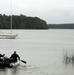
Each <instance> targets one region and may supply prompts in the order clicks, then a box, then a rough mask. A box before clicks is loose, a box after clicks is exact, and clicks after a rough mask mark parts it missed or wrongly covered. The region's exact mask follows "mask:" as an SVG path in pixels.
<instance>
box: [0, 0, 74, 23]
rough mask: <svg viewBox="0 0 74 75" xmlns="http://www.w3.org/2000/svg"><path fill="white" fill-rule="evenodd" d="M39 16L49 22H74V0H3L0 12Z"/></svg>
mask: <svg viewBox="0 0 74 75" xmlns="http://www.w3.org/2000/svg"><path fill="white" fill-rule="evenodd" d="M11 3H12V13H13V14H15V15H19V14H23V15H26V16H32V17H35V16H37V17H39V18H41V19H43V20H45V21H46V22H47V23H74V0H1V1H0V13H1V14H7V15H9V14H11V7H10V4H11Z"/></svg>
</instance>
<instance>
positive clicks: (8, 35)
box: [0, 34, 18, 39]
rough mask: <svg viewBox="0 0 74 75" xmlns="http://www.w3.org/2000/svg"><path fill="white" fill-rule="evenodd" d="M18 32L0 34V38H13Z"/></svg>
mask: <svg viewBox="0 0 74 75" xmlns="http://www.w3.org/2000/svg"><path fill="white" fill-rule="evenodd" d="M17 36H18V34H0V39H15V38H16V37H17Z"/></svg>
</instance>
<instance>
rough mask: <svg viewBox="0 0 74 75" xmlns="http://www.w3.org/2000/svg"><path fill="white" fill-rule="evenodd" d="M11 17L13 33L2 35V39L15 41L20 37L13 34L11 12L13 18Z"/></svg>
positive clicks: (0, 36) (0, 35)
mask: <svg viewBox="0 0 74 75" xmlns="http://www.w3.org/2000/svg"><path fill="white" fill-rule="evenodd" d="M10 17H11V24H10V28H11V29H10V30H11V33H6V34H3V33H1V34H0V39H15V38H16V37H17V36H18V34H13V33H12V11H11V16H10Z"/></svg>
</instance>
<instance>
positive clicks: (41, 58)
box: [0, 29, 74, 75]
mask: <svg viewBox="0 0 74 75" xmlns="http://www.w3.org/2000/svg"><path fill="white" fill-rule="evenodd" d="M1 31H2V32H6V33H9V32H10V31H9V30H1ZM13 33H17V34H18V37H17V38H16V39H0V53H5V54H6V56H8V57H10V55H11V54H12V53H13V51H15V50H16V51H17V53H18V54H19V55H20V57H21V59H23V60H26V61H27V64H24V63H22V62H21V66H19V67H17V68H13V69H9V68H6V69H1V70H0V74H1V75H23V74H25V75H73V74H74V65H73V64H65V63H64V59H63V56H64V55H65V53H66V52H67V54H68V55H69V56H71V55H73V54H74V30H70V29H69V30H68V29H66V30H65V29H49V30H13Z"/></svg>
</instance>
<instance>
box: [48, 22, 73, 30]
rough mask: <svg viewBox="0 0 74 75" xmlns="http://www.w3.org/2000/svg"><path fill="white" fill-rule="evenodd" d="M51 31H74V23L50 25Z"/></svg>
mask: <svg viewBox="0 0 74 75" xmlns="http://www.w3.org/2000/svg"><path fill="white" fill-rule="evenodd" d="M48 26H49V28H50V29H74V23H70V24H69V23H67V24H48Z"/></svg>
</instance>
